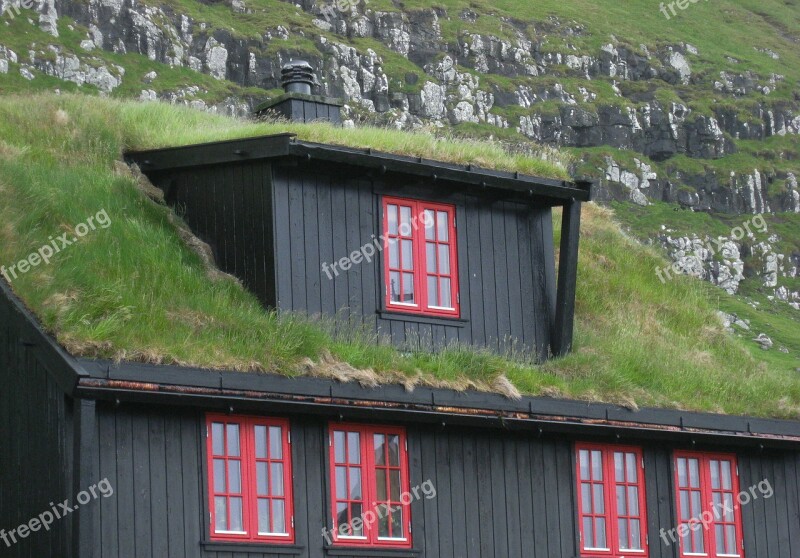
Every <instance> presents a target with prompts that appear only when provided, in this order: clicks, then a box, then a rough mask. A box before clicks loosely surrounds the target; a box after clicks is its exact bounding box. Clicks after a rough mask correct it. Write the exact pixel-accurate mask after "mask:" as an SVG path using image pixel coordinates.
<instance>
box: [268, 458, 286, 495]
mask: <svg viewBox="0 0 800 558" xmlns="http://www.w3.org/2000/svg"><path fill="white" fill-rule="evenodd" d="M270 468H271V469H272V470H271V473H272V474H271V478H270V480H271V481H272V494H270V495H271V496H283V463H272V464H270Z"/></svg>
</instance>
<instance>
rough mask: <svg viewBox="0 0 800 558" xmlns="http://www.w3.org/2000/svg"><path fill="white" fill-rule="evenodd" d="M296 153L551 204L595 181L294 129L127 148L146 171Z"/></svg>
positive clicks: (586, 190) (578, 194) (579, 195)
mask: <svg viewBox="0 0 800 558" xmlns="http://www.w3.org/2000/svg"><path fill="white" fill-rule="evenodd" d="M281 157H283V158H291V159H293V160H295V161H297V162H303V161H304V162H307V163H311V162H315V161H318V162H327V163H338V164H343V165H351V166H356V167H361V168H364V169H366V170H368V171H370V172H375V173H378V174H392V173H394V174H402V175H407V176H414V177H418V178H425V179H429V180H431V181H432V182H441V183H452V184H456V185H460V186H462V187H471V188H475V189H478V190H482V191H488V192H489V193H491V192H492V191H496V192H497V193H498V194H505V197H508V195H511V196H513V197H514V198H516V199H534V200H536V201H538V202H543V203H546V204H548V205H553V206H555V205H563V204H564V203H565V202H567V201H579V202H581V201H590V200H591V198H592V184H593V183H592V182H591V181H576V182H570V181H566V180H554V179H550V178H542V177H536V176H530V175H526V174H521V173H518V172H507V171H495V170H490V169H485V168H481V167H477V166H475V165H459V164H454V163H445V162H442V161H436V160H432V159H425V158H423V157H409V156H405V155H395V154H392V153H386V152H382V151H376V150H373V149H355V148H351V147H342V146H337V145H330V144H325V143H314V142H306V141H300V140H298V139H297V138H296V137H295V135H294V134H290V133H286V134H277V135H269V136H260V137H255V138H246V139H236V140H227V141H220V142H211V143H203V144H196V145H189V146H182V147H168V148H163V149H153V150H148V151H136V152H133V151H131V152H128V153H126V154H125V160H126V161H127V162H128V163H136V164H137V165H138V166H139V168H141V170H142V171H143V172H145V173H147V174H150V173H159V172H165V171H169V170H173V169H181V168H189V167H199V166H205V165H215V164H224V163H235V162H242V161H255V160H259V159H275V158H281Z"/></svg>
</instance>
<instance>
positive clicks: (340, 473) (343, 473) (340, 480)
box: [336, 467, 347, 500]
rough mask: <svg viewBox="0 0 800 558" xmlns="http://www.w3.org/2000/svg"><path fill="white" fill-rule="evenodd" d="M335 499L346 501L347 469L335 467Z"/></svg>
mask: <svg viewBox="0 0 800 558" xmlns="http://www.w3.org/2000/svg"><path fill="white" fill-rule="evenodd" d="M336 499H337V500H347V467H336Z"/></svg>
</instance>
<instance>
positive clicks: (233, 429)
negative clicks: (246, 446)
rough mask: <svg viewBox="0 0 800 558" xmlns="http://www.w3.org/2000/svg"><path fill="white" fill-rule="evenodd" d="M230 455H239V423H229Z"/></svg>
mask: <svg viewBox="0 0 800 558" xmlns="http://www.w3.org/2000/svg"><path fill="white" fill-rule="evenodd" d="M227 434H228V455H230V456H232V457H239V425H238V424H228V425H227Z"/></svg>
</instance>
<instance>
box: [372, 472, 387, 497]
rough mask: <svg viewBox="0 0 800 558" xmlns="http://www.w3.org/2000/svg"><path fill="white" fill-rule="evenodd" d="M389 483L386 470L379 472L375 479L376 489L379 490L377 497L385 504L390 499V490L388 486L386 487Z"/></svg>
mask: <svg viewBox="0 0 800 558" xmlns="http://www.w3.org/2000/svg"><path fill="white" fill-rule="evenodd" d="M387 481H388V478H387V476H386V471H385V470H380V471H378V474H377V476H376V478H375V487H376V490H377V496H378V501H379V502H385V501H387V500H388V499H389V497H388V494H389V490H388V486H386V483H387Z"/></svg>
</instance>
